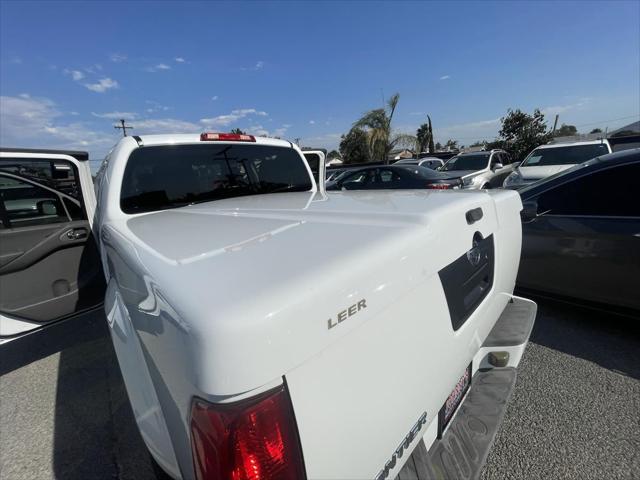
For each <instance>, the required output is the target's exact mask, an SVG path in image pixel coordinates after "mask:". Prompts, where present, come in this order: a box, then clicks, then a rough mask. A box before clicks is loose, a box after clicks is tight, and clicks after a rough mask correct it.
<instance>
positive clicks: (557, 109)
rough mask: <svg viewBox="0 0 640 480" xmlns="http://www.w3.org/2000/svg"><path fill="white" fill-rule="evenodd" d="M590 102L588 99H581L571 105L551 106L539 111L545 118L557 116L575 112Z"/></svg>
mask: <svg viewBox="0 0 640 480" xmlns="http://www.w3.org/2000/svg"><path fill="white" fill-rule="evenodd" d="M590 102H591V99H590V98H581V99H580V100H578V101H577V102H576V103H571V104H568V105H553V106H550V107H545V108H543V109H542V110H541V111H542V113H543V114H544V115H546V116H552V115H559V114H561V113H564V112H566V111H569V110H575V109H578V108H580V107H584V106H585V105H587V104H589V103H590Z"/></svg>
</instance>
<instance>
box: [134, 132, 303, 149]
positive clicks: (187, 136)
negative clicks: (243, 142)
mask: <svg viewBox="0 0 640 480" xmlns="http://www.w3.org/2000/svg"><path fill="white" fill-rule="evenodd" d="M133 138H135V139H136V141H137V142H138V143H140V144H141V145H143V146H152V145H153V146H155V145H174V144H178V143H182V144H184V143H206V142H203V141H201V140H200V134H199V133H174V134H172V133H166V134H162V135H140V136H137V135H134V136H133ZM255 139H256V141H255V143H256V144H258V145H271V146H274V147H292V146H293V144H292V143H291V142H289V141H288V140H281V139H278V138H267V137H258V136H255ZM219 143H229V141H228V140H223V141H220V142H219ZM231 143H235V142H233V141H231ZM251 143H254V142H251Z"/></svg>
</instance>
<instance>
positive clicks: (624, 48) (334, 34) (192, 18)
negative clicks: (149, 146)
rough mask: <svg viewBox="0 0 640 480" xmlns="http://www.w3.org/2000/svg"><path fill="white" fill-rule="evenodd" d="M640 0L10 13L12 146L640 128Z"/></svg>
mask: <svg viewBox="0 0 640 480" xmlns="http://www.w3.org/2000/svg"><path fill="white" fill-rule="evenodd" d="M639 25H640V2H636V1H629V2H615V1H610V2H606V3H598V2H578V3H569V2H566V3H563V2H542V1H540V2H531V3H524V2H517V3H515V2H514V3H508V2H495V3H491V2H482V3H481V2H471V3H464V2H450V3H438V2H423V3H400V2H393V3H391V2H389V3H366V2H353V3H338V2H326V3H308V2H306V3H293V2H282V3H269V2H260V3H258V2H252V3H208V2H207V3H200V2H180V3H172V2H156V3H153V2H141V3H130V2H127V3H125V2H109V3H106V2H105V3H102V2H86V3H81V2H54V1H48V2H42V3H30V2H7V1H2V2H0V94H1V95H2V99H1V103H0V113H1V115H2V116H1V118H0V143H1V144H2V145H4V146H34V147H35V146H41V147H60V148H62V147H64V148H77V149H87V150H89V151H90V153H91V155H92V157H93V158H102V157H103V156H104V154H105V153H106V152H107V151H108V150H109V148H110V146H112V145H113V144H114V143H115V142H116V141H117V140H118V138H119V136H118V135H119V132H118V131H116V130H115V129H114V128H113V125H114V123H115V121H116V120H117V119H118V118H120V117H124V118H126V119H127V121H128V123H130V124H131V125H133V126H134V127H135V129H134V131H133V132H134V133H135V134H144V133H164V132H201V131H207V130H208V131H211V130H213V131H227V130H229V129H231V128H234V127H240V128H242V129H245V130H249V131H251V132H253V133H257V134H268V135H278V136H282V137H284V138H289V139H293V138H297V137H299V138H301V143H302V144H303V145H305V146H322V147H326V148H334V147H336V146H337V144H338V143H339V137H340V134H342V133H345V132H346V131H348V130H349V128H350V126H351V124H352V123H353V122H354V121H355V120H356V119H357V118H358V116H359V115H360V114H361V113H363V112H364V111H366V110H369V109H371V108H377V107H379V106H380V105H381V102H382V98H383V96H384V97H388V96H389V95H391V94H392V93H395V92H399V93H400V103H399V108H398V110H397V114H396V117H395V122H394V123H395V128H396V130H398V131H400V132H407V133H415V129H416V128H417V127H418V126H419V125H420V124H421V123H423V122H424V121H425V118H426V114H427V113H428V114H430V115H431V118H432V121H433V124H434V130H435V135H436V140H438V141H441V142H444V141H446V140H447V139H448V138H453V139H458V140H459V141H460V142H461V143H463V144H469V143H472V142H473V141H474V140H479V139H491V138H493V137H494V136H495V135H496V134H497V131H498V129H499V118H500V116H502V115H504V114H505V112H506V110H507V108H521V109H524V110H526V111H532V110H533V109H534V108H536V107H539V108H541V109H543V111H544V112H545V113H546V114H547V118H548V120H549V121H553V115H555V114H556V113H559V114H560V122H561V123H562V122H565V123H571V124H574V125H577V126H578V127H579V128H578V129H579V130H580V131H589V130H591V129H592V128H595V127H600V128H605V127H609V129H614V128H617V127H620V126H622V125H625V124H627V123H631V122H633V121H635V120H638V118H640V28H639Z"/></svg>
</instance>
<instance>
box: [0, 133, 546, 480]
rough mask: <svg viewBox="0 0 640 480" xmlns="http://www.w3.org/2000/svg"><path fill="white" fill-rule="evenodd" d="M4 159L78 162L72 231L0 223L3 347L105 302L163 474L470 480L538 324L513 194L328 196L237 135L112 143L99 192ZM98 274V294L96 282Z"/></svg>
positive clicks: (303, 165) (293, 154)
mask: <svg viewBox="0 0 640 480" xmlns="http://www.w3.org/2000/svg"><path fill="white" fill-rule="evenodd" d="M6 159H10V161H11V162H14V163H15V162H18V163H20V162H25V163H28V162H34V161H37V162H40V163H43V164H45V163H47V162H48V161H56V162H64V163H65V164H66V165H68V166H69V167H70V168H71V169H72V171H73V178H74V183H75V184H77V186H78V189H79V190H80V191H81V194H80V195H78V198H77V200H78V201H79V202H80V203H81V205H82V209H81V214H82V217H81V218H79V219H73V218H71V214H70V212H67V213H66V215H65V218H61V219H60V221H59V222H58V223H56V224H54V225H51V224H48V223H47V224H44V225H31V226H30V227H28V228H24V227H21V226H19V225H14V224H13V223H12V219H10V218H7V217H6V215H5V214H4V213H2V222H3V223H2V226H3V227H4V228H0V249H1V250H0V259H1V261H2V262H4V264H3V265H2V266H1V267H0V312H1V315H0V322H1V326H2V328H1V329H0V334H1V335H4V336H7V333H6V332H13V334H12V335H14V336H15V335H17V332H18V331H20V329H22V330H21V331H22V332H24V331H26V330H29V329H34V328H39V327H40V328H42V327H43V326H45V325H47V324H50V323H52V322H55V321H57V320H60V319H63V318H68V317H69V316H71V315H78V314H80V315H81V314H83V313H84V312H85V311H87V309H88V308H90V307H92V306H96V305H99V304H100V302H102V300H103V298H104V311H105V312H106V317H107V323H108V326H109V331H110V333H111V338H112V341H113V345H114V349H115V352H116V355H117V358H118V363H119V365H120V368H121V370H122V375H123V379H124V383H125V386H126V389H127V392H128V397H129V400H130V402H131V405H132V407H133V408H132V410H133V413H134V415H135V419H136V422H137V425H138V427H139V429H140V431H141V433H142V439H143V440H144V442H145V444H146V445H147V447H148V448H149V451H150V452H151V455H152V457H153V458H154V459H155V461H156V462H157V463H158V464H159V465H160V467H161V468H162V469H163V470H164V471H166V472H167V474H169V475H170V476H171V477H173V478H181V479H199V480H207V479H229V478H237V479H248V478H254V479H255V478H260V479H276V478H278V479H282V478H286V479H304V478H310V479H316V478H323V479H338V478H340V479H361V478H377V479H380V480H383V479H386V478H389V479H392V478H395V477H396V476H397V475H398V474H399V473H401V474H402V475H403V477H404V476H405V475H408V474H409V473H410V472H406V471H405V472H402V470H403V468H405V464H406V465H409V466H407V467H406V468H407V469H410V468H412V467H413V466H414V465H415V464H416V462H422V463H421V465H422V466H423V467H424V468H425V469H431V470H432V471H437V472H447V474H448V475H449V476H455V472H454V471H453V470H452V469H451V468H452V467H451V465H453V464H456V463H459V464H461V465H465V468H466V469H467V470H466V471H469V472H472V473H474V474H477V473H478V472H479V470H480V468H481V467H482V463H483V461H484V459H485V458H486V456H487V452H488V449H489V448H490V445H491V443H492V440H493V438H494V435H495V433H496V430H497V428H498V426H499V424H500V421H501V419H502V416H503V414H504V409H505V407H506V403H507V400H508V398H509V395H510V392H511V391H512V389H513V386H514V383H515V367H517V365H518V362H519V361H520V358H521V355H522V353H523V351H524V349H525V346H526V344H527V341H528V336H529V333H530V331H531V328H532V326H533V322H534V316H535V311H536V306H535V303H533V302H531V301H529V300H525V299H522V298H519V297H515V296H513V295H512V291H513V287H514V285H515V279H516V273H517V265H518V258H519V255H520V244H521V224H520V218H519V211H520V209H521V207H522V204H521V201H520V196H519V195H518V194H517V192H514V191H508V190H501V191H495V192H483V193H481V192H464V193H462V192H460V193H456V192H441V194H434V192H426V191H411V192H406V191H393V190H388V191H382V192H374V191H371V192H336V193H331V194H327V193H325V192H324V191H323V183H322V182H320V183H316V182H315V180H314V178H313V176H312V174H311V169H310V167H309V165H308V164H307V162H306V161H305V159H304V157H303V154H302V152H301V151H300V149H298V147H297V146H295V145H292V144H291V143H289V142H286V141H282V140H276V139H267V138H255V137H253V136H250V135H241V134H220V133H204V134H202V135H148V136H140V137H139V136H136V137H126V138H123V139H121V140H120V142H119V143H118V144H117V145H116V146H115V147H114V148H113V150H111V152H110V153H109V154H108V156H107V158H106V159H105V161H104V163H103V164H102V167H101V169H100V171H99V172H98V174H97V178H96V182H95V185H96V193H97V198H96V197H95V196H94V191H93V183H92V181H91V175H90V172H89V166H88V162H87V161H83V160H81V159H79V158H76V157H74V156H73V155H70V154H68V153H60V152H51V151H50V152H39V153H34V152H26V151H25V152H15V151H14V152H2V151H0V171H1V170H2V165H3V163H4V162H5V160H6ZM396 168H401V167H396ZM414 168H420V167H414ZM34 195H36V196H37V197H38V198H40V193H39V192H36V193H35V194H34ZM0 201H1V202H2V205H4V196H0ZM61 202H64V200H61ZM5 211H6V209H4V208H3V209H0V212H5ZM92 236H94V237H95V239H96V240H97V241H98V243H99V253H100V255H99V256H95V255H93V254H92V252H94V251H95V244H94V243H93V241H92V240H93V238H92ZM100 261H101V262H102V269H103V272H104V274H103V272H100V275H99V276H98V277H97V278H98V279H102V282H104V281H105V279H106V284H107V286H106V295H105V296H104V297H103V293H104V283H102V284H99V283H98V284H95V285H91V284H89V283H88V280H90V279H91V278H93V272H94V270H95V269H97V268H98V267H99V265H100ZM26 286H28V289H27V288H26ZM25 293H28V295H25ZM418 370H419V372H418V373H416V372H417V371H418ZM461 406H462V408H460V407H461ZM374 425H375V431H376V435H375V438H374V436H372V426H374ZM468 425H475V426H478V425H479V426H480V427H478V428H476V427H473V429H472V430H473V435H469V430H468ZM455 445H465V446H466V447H468V448H464V449H459V448H457V447H455ZM416 449H417V450H416ZM414 452H415V453H414ZM409 458H411V462H410V463H406V462H407V460H408V459H409Z"/></svg>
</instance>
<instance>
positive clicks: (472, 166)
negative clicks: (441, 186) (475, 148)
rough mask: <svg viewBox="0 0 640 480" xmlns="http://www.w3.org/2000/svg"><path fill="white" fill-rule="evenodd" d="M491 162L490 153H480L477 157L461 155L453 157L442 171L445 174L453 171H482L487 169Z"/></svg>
mask: <svg viewBox="0 0 640 480" xmlns="http://www.w3.org/2000/svg"><path fill="white" fill-rule="evenodd" d="M488 161H489V154H488V153H479V154H476V155H460V156H457V157H453V158H452V159H451V160H449V161H448V162H447V163H445V164H444V166H443V167H442V168H441V169H440V170H442V171H444V172H447V171H451V170H482V169H483V168H487V163H488Z"/></svg>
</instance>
